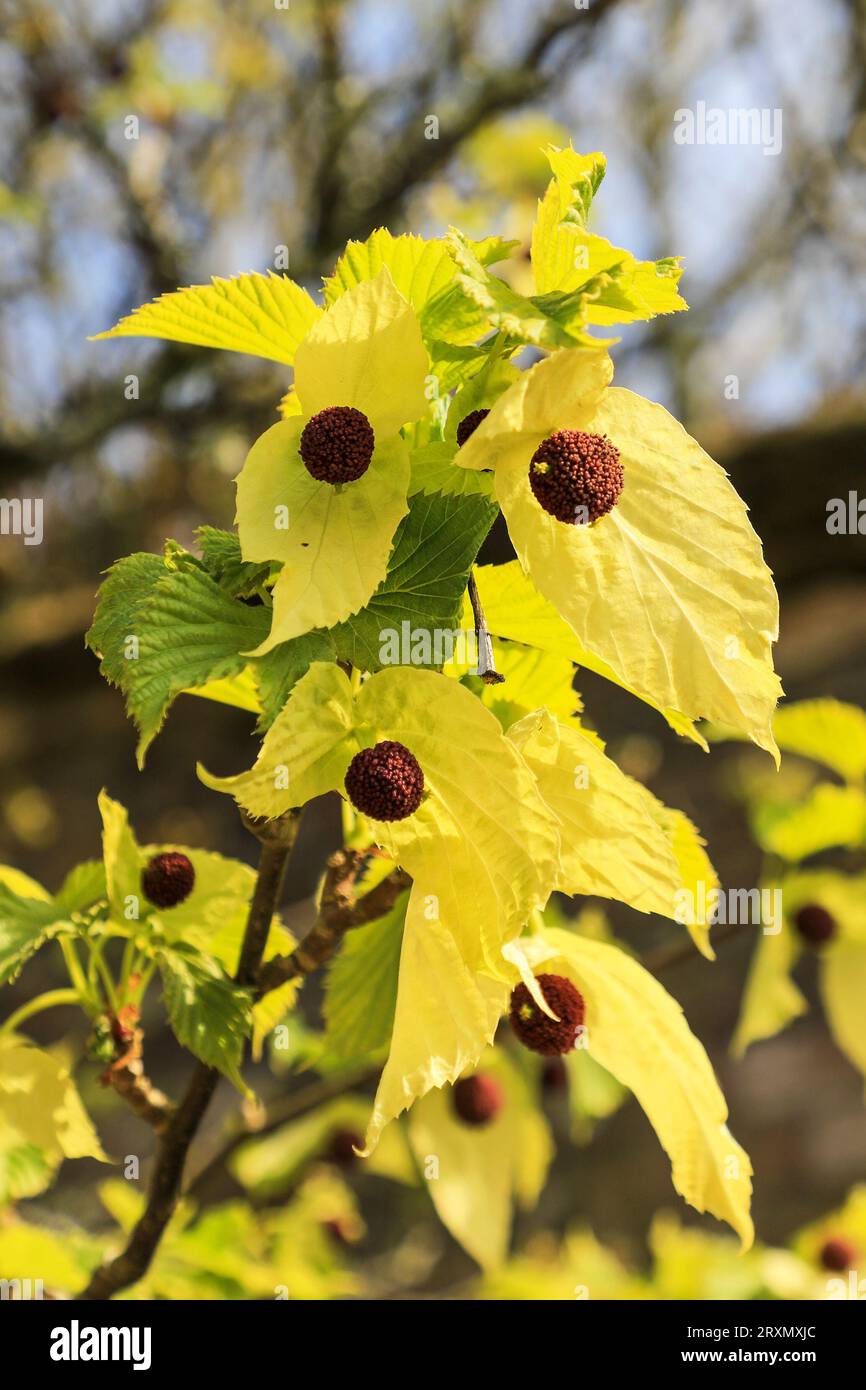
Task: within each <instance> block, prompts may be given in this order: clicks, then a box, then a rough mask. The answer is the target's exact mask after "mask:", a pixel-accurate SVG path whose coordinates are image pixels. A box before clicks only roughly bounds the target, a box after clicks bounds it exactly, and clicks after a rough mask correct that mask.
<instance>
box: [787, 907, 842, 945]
mask: <svg viewBox="0 0 866 1390" xmlns="http://www.w3.org/2000/svg"><path fill="white" fill-rule="evenodd" d="M794 925H795V926H796V928H797V931H798V932H799V933H800V936H801V937H802V938H803V940H804V941H805V942H807V943H808V945H809V946H823V945H825V943H826V942H828V941H831V940H832V939H833V937H834V936H835V935H836V932H837V930H838V928H837V924H836V918H835V917H834V916H833V914H832V912H828V911H827V909H826V907H821V906H820V904H819V903H807V905H806V906H805V907H801V908H800V911H799V912H798V913H797V916H796V917H795V918H794Z"/></svg>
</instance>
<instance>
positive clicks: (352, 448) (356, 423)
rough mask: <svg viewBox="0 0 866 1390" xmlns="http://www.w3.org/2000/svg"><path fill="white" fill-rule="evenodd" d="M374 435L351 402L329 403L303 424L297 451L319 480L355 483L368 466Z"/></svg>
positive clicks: (373, 445) (307, 467) (361, 413)
mask: <svg viewBox="0 0 866 1390" xmlns="http://www.w3.org/2000/svg"><path fill="white" fill-rule="evenodd" d="M375 444H376V436H375V435H374V433H373V426H372V425H371V424H370V421H369V420H368V419H367V417H366V415H365V414H364V413H363V411H361V410H356V409H355V407H354V406H353V405H329V406H328V407H327V408H326V409H325V410H320V411H319V413H318V415H314V416H313V418H312V419H311V420H308V421H307V423H306V425H304V428H303V431H302V433H301V442H300V444H299V446H298V452H299V453H300V455H301V458H302V459H303V461H304V465H305V467H306V469H307V472H308V473H310V474H311V475H312V476H313V477H314V478H315V479H316V481H317V482H320V483H354V482H356V481H357V480H358V478H360V477H362V476H363V475H364V474H365V473H366V471H367V469H368V468H369V467H370V460H371V459H372V457H373V449H374V447H375Z"/></svg>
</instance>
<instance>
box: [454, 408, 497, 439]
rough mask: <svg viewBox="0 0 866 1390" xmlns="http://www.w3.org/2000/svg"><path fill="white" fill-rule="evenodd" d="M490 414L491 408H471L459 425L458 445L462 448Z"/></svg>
mask: <svg viewBox="0 0 866 1390" xmlns="http://www.w3.org/2000/svg"><path fill="white" fill-rule="evenodd" d="M489 414H490V411H489V410H470V412H469V414H468V415H464V416H463V419H462V420H461V421H460V424H459V425H458V426H457V445H458V448H460V449H462V448H463V445H464V444H465V443H466V441H467V439H468V438H469V436H470V435H471V434H474V433H475V431H476V430H477V429H478V426H479V425H480V424H481V421H482V420H486V419H487V416H488V415H489Z"/></svg>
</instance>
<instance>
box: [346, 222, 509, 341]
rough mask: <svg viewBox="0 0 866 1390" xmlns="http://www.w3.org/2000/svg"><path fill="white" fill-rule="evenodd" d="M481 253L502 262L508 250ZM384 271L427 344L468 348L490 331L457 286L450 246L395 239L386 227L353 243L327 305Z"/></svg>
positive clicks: (500, 246) (492, 247)
mask: <svg viewBox="0 0 866 1390" xmlns="http://www.w3.org/2000/svg"><path fill="white" fill-rule="evenodd" d="M481 249H482V250H483V252H484V254H485V255H487V256H488V257H489V256H492V257H493V258H494V259H495V260H499V259H501V257H502V254H503V253H504V251H505V249H507V247H506V243H504V242H497V243H496V245H492V244H491V245H486V244H485V245H484V246H483V248H481ZM383 266H386V267H387V268H388V270H389V271H390V272H391V277H392V279H393V281H394V284H395V285H396V286H397V289H398V290H399V291H400V293H401V294H402V295H403V296H404V298H405V299H408V300H409V303H410V304H411V305H412V307H413V309H414V310H415V312H416V314H417V315H418V319H419V322H420V324H421V332H422V334H423V336H424V339H425V341H436V340H441V341H443V342H447V343H451V344H456V345H459V346H460V345H468V344H471V343H474V342H475V340H476V339H477V338H480V337H481V335H482V334H483V333H484V332H485V331H486V327H487V324H486V319H485V317H484V314H483V313H481V312H479V310H478V309H476V308H475V307H474V306H473V305H472V304H471V303H470V302H469V301H468V300H467V299H466V297H465V295H462V294H461V293H460V291H459V287H458V286H457V285H456V284H455V274H456V272H455V269H454V262H453V260H452V259H451V256H450V254H449V251H448V247H447V245H446V243H445V242H444V241H443V240H437V241H425V240H424V238H423V237H419V236H412V235H409V234H406V235H403V236H397V237H395V236H393V235H392V234H391V232H389V231H388V230H387V228H385V227H379V228H378V229H377V230H376V231H375V232H373V233H372V235H371V236H369V237H368V238H367V240H366V241H364V242H360V241H350V242H349V243H348V245H347V247H346V250H345V251H344V253H343V255H342V256H341V257H340V259H339V261H338V262H337V265H336V267H335V269H334V273H333V275H332V276H330V278H329V279H327V280H326V281H325V302H326V304H333V303H334V302H335V300H337V299H338V298H339V297H340V295H342V294H345V292H346V291H347V290H350V289H352V288H354V286H355V285H359V284H360V283H361V282H362V281H364V280H372V279H374V278H375V276H376V275H378V274H379V272H380V271H381V269H382V267H383Z"/></svg>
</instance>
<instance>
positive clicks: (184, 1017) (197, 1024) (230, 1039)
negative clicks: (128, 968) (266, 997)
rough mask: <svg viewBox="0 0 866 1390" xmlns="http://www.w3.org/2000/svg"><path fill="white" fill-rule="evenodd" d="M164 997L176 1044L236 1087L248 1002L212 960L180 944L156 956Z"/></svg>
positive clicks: (243, 1088)
mask: <svg viewBox="0 0 866 1390" xmlns="http://www.w3.org/2000/svg"><path fill="white" fill-rule="evenodd" d="M157 959H158V963H159V971H160V974H161V976H162V987H163V996H164V999H165V1006H166V1010H167V1012H168V1018H169V1022H170V1024H171V1027H172V1030H173V1032H174V1035H175V1037H176V1038H177V1040H178V1042H179V1043H180V1044H181V1045H182V1046H183V1047H186V1048H188V1049H189V1051H190V1052H191V1053H192V1054H193V1056H195V1057H198V1059H199V1061H200V1062H204V1063H205V1064H206V1065H207V1066H209V1067H216V1068H217V1070H218V1071H220V1072H222V1074H223V1076H227V1077H228V1079H229V1080H230V1081H231V1082H232V1083H233V1085H235V1086H237V1088H238V1090H239V1091H244V1092H245V1091H246V1090H247V1087H246V1085H245V1083H244V1080H243V1078H242V1076H241V1073H240V1065H241V1061H242V1058H243V1049H244V1039H245V1038H246V1037H247V1036H248V1035H249V1033H250V1029H251V1026H252V1020H251V1011H250V999H249V995H248V994H247V993H246V991H245V990H242V989H240V988H239V987H238V986H237V985H236V984H234V983H233V982H232V981H231V980H230V979H228V977H227V976H226V975H225V974H224V973H223V971H222V969H221V968H220V966H219V965H218V964H217V962H216V961H215V960H213V959H212V958H211V957H210V956H206V955H204V954H203V953H202V952H200V951H196V950H194V949H193V948H192V947H189V946H183V945H181V944H180V943H178V944H177V945H175V946H173V947H171V948H170V949H164V950H161V951H160V952H159V954H158V958H157Z"/></svg>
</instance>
